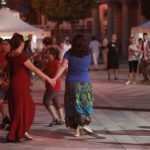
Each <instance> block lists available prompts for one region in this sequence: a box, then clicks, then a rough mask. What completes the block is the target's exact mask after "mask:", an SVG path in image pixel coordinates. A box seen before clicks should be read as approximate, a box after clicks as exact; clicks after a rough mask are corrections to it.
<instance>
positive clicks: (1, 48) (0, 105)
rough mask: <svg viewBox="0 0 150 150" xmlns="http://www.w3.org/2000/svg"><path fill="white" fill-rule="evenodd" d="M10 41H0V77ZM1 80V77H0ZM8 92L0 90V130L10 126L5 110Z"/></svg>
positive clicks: (5, 66) (4, 65)
mask: <svg viewBox="0 0 150 150" xmlns="http://www.w3.org/2000/svg"><path fill="white" fill-rule="evenodd" d="M10 48H11V46H10V39H5V40H3V39H0V75H1V73H2V72H3V71H6V70H7V61H6V59H5V56H6V55H7V53H8V52H9V51H10ZM0 78H1V76H0ZM7 97H8V91H6V90H3V89H1V88H0V113H1V115H2V123H1V124H0V129H4V128H5V127H9V126H10V119H9V116H8V112H7V109H6V103H7Z"/></svg>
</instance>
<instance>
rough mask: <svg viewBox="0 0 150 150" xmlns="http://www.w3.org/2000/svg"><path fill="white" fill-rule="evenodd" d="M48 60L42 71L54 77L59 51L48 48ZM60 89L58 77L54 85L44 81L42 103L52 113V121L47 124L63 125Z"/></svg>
mask: <svg viewBox="0 0 150 150" xmlns="http://www.w3.org/2000/svg"><path fill="white" fill-rule="evenodd" d="M47 55H48V57H49V59H48V62H47V63H46V64H45V67H44V72H45V74H46V75H48V76H49V77H50V78H54V76H55V74H56V71H57V69H58V66H59V61H58V56H59V52H58V50H56V49H55V48H49V49H48V54H47ZM60 90H61V80H60V79H59V78H58V79H57V81H56V85H55V87H53V86H52V85H50V84H49V83H48V82H46V91H45V93H44V97H43V104H44V106H45V107H46V109H47V110H48V112H49V113H50V114H51V115H52V118H53V120H52V122H51V123H50V124H49V126H50V127H51V126H53V125H63V124H64V123H65V118H64V108H63V105H62V103H61V102H60V100H59V99H58V94H59V91H60Z"/></svg>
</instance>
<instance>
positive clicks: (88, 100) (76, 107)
mask: <svg viewBox="0 0 150 150" xmlns="http://www.w3.org/2000/svg"><path fill="white" fill-rule="evenodd" d="M93 100H94V95H93V91H92V87H91V84H90V83H66V86H65V103H64V105H65V117H66V118H65V120H66V126H67V127H70V128H73V129H75V128H77V126H78V125H81V126H83V125H88V124H89V123H90V122H91V115H92V113H93Z"/></svg>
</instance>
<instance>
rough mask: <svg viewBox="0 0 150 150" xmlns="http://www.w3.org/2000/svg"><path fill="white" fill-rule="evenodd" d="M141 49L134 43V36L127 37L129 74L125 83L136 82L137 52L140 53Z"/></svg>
mask: <svg viewBox="0 0 150 150" xmlns="http://www.w3.org/2000/svg"><path fill="white" fill-rule="evenodd" d="M142 53H143V51H141V50H140V47H137V45H136V43H135V38H134V37H131V38H130V39H129V47H128V64H129V75H128V81H127V82H126V85H129V84H136V74H137V68H138V64H139V54H142Z"/></svg>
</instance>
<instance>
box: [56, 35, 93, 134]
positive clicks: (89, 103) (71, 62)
mask: <svg viewBox="0 0 150 150" xmlns="http://www.w3.org/2000/svg"><path fill="white" fill-rule="evenodd" d="M90 64H91V51H90V49H89V48H88V47H87V44H86V41H85V38H84V35H82V34H77V35H76V36H75V37H74V38H73V41H72V48H71V49H70V50H69V51H68V52H66V54H65V55H64V58H63V61H62V63H61V65H60V67H59V68H58V71H57V73H56V76H55V77H54V79H55V80H57V79H58V78H59V77H60V76H61V74H62V73H63V72H64V70H65V69H66V67H67V66H68V73H67V76H66V81H65V83H66V85H65V99H64V106H65V122H66V127H70V128H73V129H74V130H75V133H74V136H76V137H78V136H80V135H81V133H80V129H81V128H82V129H83V130H85V131H87V132H88V133H92V130H91V129H90V128H89V127H88V126H87V125H89V124H90V122H91V117H92V113H93V100H94V96H93V91H92V87H91V81H90V77H89V72H88V69H89V66H90Z"/></svg>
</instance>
